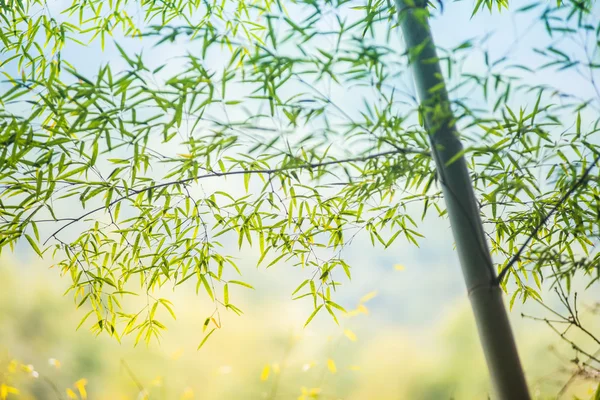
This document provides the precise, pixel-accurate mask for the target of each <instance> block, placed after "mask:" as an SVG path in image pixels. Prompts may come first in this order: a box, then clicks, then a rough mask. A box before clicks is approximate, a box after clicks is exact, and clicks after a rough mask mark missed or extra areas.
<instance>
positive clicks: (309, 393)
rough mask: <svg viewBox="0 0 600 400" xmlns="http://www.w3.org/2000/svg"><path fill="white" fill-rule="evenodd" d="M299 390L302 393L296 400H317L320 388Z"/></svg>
mask: <svg viewBox="0 0 600 400" xmlns="http://www.w3.org/2000/svg"><path fill="white" fill-rule="evenodd" d="M300 390H301V391H302V394H301V395H300V396H298V400H310V399H317V398H318V397H319V393H321V388H312V389H307V388H305V387H302V388H301V389H300Z"/></svg>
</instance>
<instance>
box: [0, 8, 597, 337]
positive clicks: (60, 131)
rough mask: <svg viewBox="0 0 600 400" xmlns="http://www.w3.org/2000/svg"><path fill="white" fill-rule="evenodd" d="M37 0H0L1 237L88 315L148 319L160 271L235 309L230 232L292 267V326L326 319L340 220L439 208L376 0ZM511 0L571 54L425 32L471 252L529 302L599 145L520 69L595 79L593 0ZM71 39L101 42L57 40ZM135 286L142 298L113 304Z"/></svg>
mask: <svg viewBox="0 0 600 400" xmlns="http://www.w3.org/2000/svg"><path fill="white" fill-rule="evenodd" d="M434 6H435V3H434V4H432V5H430V10H431V11H432V12H434V13H435V12H438V11H439V5H438V11H436V10H435V9H433V7H434ZM52 7H54V8H52ZM56 7H58V6H56V5H53V4H50V3H46V2H45V1H42V0H31V1H26V0H24V1H10V2H4V3H3V5H2V12H1V13H0V40H1V41H2V43H3V45H2V61H1V63H2V64H1V65H2V67H1V68H2V69H1V72H2V75H3V79H4V81H3V83H2V86H1V93H0V249H13V250H14V249H15V246H21V245H27V246H30V247H31V248H32V249H33V251H35V252H37V253H38V254H39V255H40V256H41V257H44V258H48V259H50V258H51V257H53V259H54V263H55V265H57V267H59V268H60V270H61V271H62V273H63V274H65V275H68V276H69V278H70V279H71V280H72V286H71V288H70V293H71V294H72V295H73V296H74V299H75V302H76V304H77V306H81V307H85V308H86V309H87V310H88V314H87V315H86V317H85V318H84V320H83V321H82V324H87V325H91V328H92V329H93V330H94V331H95V332H98V333H101V332H105V333H108V334H110V335H113V336H115V337H117V338H120V337H121V336H122V335H123V334H129V333H132V334H135V335H136V337H137V340H147V341H149V340H151V339H152V338H154V337H158V336H159V334H160V332H161V331H162V330H163V329H164V324H163V322H161V321H159V320H158V317H157V310H159V309H160V310H163V311H167V312H168V313H172V314H173V315H175V311H174V310H173V309H172V307H171V304H170V302H169V301H168V299H163V298H156V297H155V296H154V295H153V293H154V292H155V289H157V288H159V287H162V286H165V285H167V286H169V287H171V286H172V287H177V286H178V285H194V287H195V288H196V290H197V291H198V293H200V292H202V293H204V294H206V295H207V296H208V297H209V298H210V299H211V300H212V301H213V303H214V305H215V311H214V313H213V314H211V315H207V319H206V320H207V323H206V324H205V326H206V329H207V333H208V332H213V331H212V329H213V328H218V326H219V325H220V321H219V320H218V318H217V317H218V315H219V313H220V312H221V311H224V310H229V311H233V312H235V313H241V312H242V310H241V309H240V308H239V307H238V305H236V304H237V303H236V302H235V295H236V292H237V290H238V289H244V288H248V287H249V286H250V285H249V284H248V283H246V282H244V281H243V278H239V277H238V273H240V272H241V271H240V269H239V267H238V265H237V264H238V262H237V261H236V259H235V258H234V257H233V256H234V255H235V251H234V250H231V248H232V246H234V247H237V248H245V247H248V246H252V248H253V249H256V250H257V252H258V255H257V260H258V261H257V262H258V263H259V265H262V266H265V267H271V266H275V265H279V264H282V263H284V262H285V263H287V264H289V265H292V266H295V267H300V268H303V269H304V270H305V271H306V278H305V280H303V281H301V282H298V287H297V289H296V290H295V292H294V295H293V296H294V298H304V299H308V300H310V301H311V303H312V304H313V310H314V311H313V312H312V314H311V315H310V316H309V317H308V321H307V323H308V322H310V320H311V319H312V318H313V317H314V316H315V315H317V314H319V313H328V314H330V315H331V317H332V318H333V319H334V320H335V319H336V318H337V316H338V315H339V313H340V312H344V309H343V307H342V306H341V305H339V304H338V303H337V302H336V300H335V291H336V288H337V286H339V285H340V284H342V283H344V282H346V281H347V280H349V279H350V278H351V276H352V274H351V272H352V268H355V267H358V266H354V265H352V263H351V262H350V260H347V259H345V258H344V249H345V248H346V247H347V246H348V245H350V244H351V242H352V240H353V239H354V238H355V237H357V236H358V235H365V236H366V237H367V238H369V239H370V240H371V242H372V244H373V245H375V246H383V247H389V246H391V245H392V244H393V243H394V242H395V241H397V240H406V241H408V242H410V243H413V244H415V245H418V243H419V239H420V237H421V233H420V232H419V220H418V217H417V216H416V215H415V213H414V209H415V208H417V207H418V210H419V212H420V214H421V215H420V216H421V217H422V218H425V216H426V215H428V214H432V213H433V214H437V215H439V216H440V217H445V216H446V214H447V210H446V208H445V206H444V204H443V202H441V190H440V185H439V181H438V177H437V175H436V173H435V167H434V163H433V159H432V157H431V149H430V145H429V142H428V135H427V133H426V131H425V129H424V126H423V110H422V109H421V108H420V107H419V105H418V104H417V102H416V100H415V96H414V94H413V93H411V91H410V90H407V89H406V86H405V85H404V84H403V82H405V81H406V80H407V79H410V70H409V68H408V65H409V57H410V54H408V53H404V54H403V53H401V52H400V51H399V50H398V49H402V48H403V47H402V45H401V41H400V38H399V37H398V35H397V34H396V32H397V30H396V29H395V27H396V25H397V23H398V20H397V13H396V11H397V10H396V7H395V5H394V4H392V3H391V2H388V1H384V0H367V1H345V0H339V1H323V2H314V1H300V2H289V3H283V2H278V1H238V2H227V1H224V2H201V1H199V0H198V1H196V0H189V1H184V0H180V1H175V2H158V1H149V0H144V1H135V2H133V1H127V0H121V1H117V0H114V1H108V2H107V1H98V0H87V1H79V2H73V3H72V4H70V5H67V6H65V8H64V9H58V8H56ZM498 7H500V8H501V9H502V10H503V11H502V12H508V11H506V3H505V2H492V1H487V0H486V1H478V2H477V4H476V10H475V11H476V13H475V14H474V16H473V18H478V16H479V15H480V13H481V12H482V10H487V9H488V8H489V9H490V10H493V11H494V12H498V11H497V9H498ZM511 7H512V6H511ZM509 10H510V7H509ZM512 12H515V13H518V14H522V15H526V16H529V17H530V18H531V19H532V20H533V21H534V22H535V23H536V24H537V25H538V26H542V27H544V28H545V29H546V30H547V34H548V35H549V36H550V37H551V35H553V34H556V33H560V34H561V35H563V37H564V36H567V37H572V38H573V40H575V39H577V38H579V36H580V35H581V34H582V33H583V34H584V36H585V35H587V36H586V37H587V38H588V40H587V41H585V42H584V43H581V46H580V47H579V48H578V51H577V52H575V51H571V50H569V49H570V48H571V47H569V46H567V45H564V44H562V43H563V42H559V43H552V44H551V45H549V46H548V47H546V48H540V49H538V48H536V49H533V50H535V52H536V54H537V55H538V56H539V57H540V58H542V59H543V60H544V64H543V65H542V66H541V67H540V66H533V65H527V64H526V63H524V62H521V61H520V60H519V59H518V58H517V59H511V57H510V54H508V55H507V56H506V57H500V58H494V56H493V55H490V52H489V51H488V50H486V40H487V38H477V39H473V40H469V41H466V42H464V43H462V44H461V45H459V46H457V47H455V48H450V49H439V54H440V60H441V62H442V66H443V73H444V75H445V76H446V78H447V82H448V85H447V87H448V91H449V93H450V96H451V98H452V99H453V103H452V108H453V110H454V112H455V116H456V124H457V126H458V127H459V128H460V132H461V135H462V136H461V140H462V141H463V143H464V144H465V148H464V151H463V152H462V153H461V154H460V155H462V156H464V157H465V159H466V161H467V167H468V168H469V173H470V175H471V178H472V180H473V182H474V189H475V194H476V198H477V199H478V202H479V203H478V205H479V210H480V213H481V218H482V220H483V223H484V226H485V227H486V228H488V229H486V232H485V233H486V236H487V237H488V239H489V240H490V243H491V251H492V253H493V255H494V256H495V258H494V260H495V261H496V264H494V265H493V268H494V269H496V270H498V271H500V270H502V269H503V268H504V267H505V266H507V265H509V263H510V264H511V267H510V269H508V270H506V272H504V273H503V275H502V278H503V281H502V287H503V289H504V290H507V291H508V290H510V299H511V304H512V303H513V302H514V301H516V300H517V299H521V300H522V301H526V300H527V299H528V298H535V299H539V298H540V292H539V289H540V287H541V283H542V281H544V280H561V281H564V282H570V280H571V279H572V277H573V276H574V274H575V273H578V272H580V273H583V274H586V275H587V276H588V279H589V282H590V285H593V284H595V283H596V282H597V280H598V278H600V273H599V268H598V262H599V260H600V258H599V256H598V253H597V250H596V243H597V238H598V224H597V219H598V212H599V211H598V210H599V209H600V208H599V207H600V196H599V193H598V185H597V181H598V173H597V170H593V169H590V170H589V172H588V173H587V174H585V176H584V172H585V171H587V170H588V168H589V167H590V166H591V165H596V164H597V156H598V154H599V147H598V140H597V139H596V138H597V136H598V133H597V130H598V120H597V117H596V114H595V113H594V112H593V111H594V110H597V108H598V107H599V104H598V102H599V100H600V99H599V98H598V96H597V95H596V94H595V93H591V94H590V95H589V96H588V95H587V94H586V96H585V97H582V96H581V95H580V94H577V93H570V92H569V91H568V90H565V89H564V88H560V87H551V86H548V85H539V84H535V83H533V82H535V81H533V80H531V79H529V77H530V76H531V75H533V74H535V72H536V71H535V69H538V70H539V69H540V68H542V69H548V70H552V71H555V72H556V73H558V74H560V73H565V74H567V73H571V71H576V72H578V73H580V75H581V77H582V79H583V80H584V81H586V82H588V83H589V84H590V85H591V86H590V87H593V88H595V87H596V86H595V80H594V77H595V74H596V69H597V68H598V65H599V64H598V63H597V60H594V54H595V53H594V51H595V49H596V46H597V43H596V39H595V37H596V36H597V32H598V30H600V26H598V23H597V19H594V16H595V14H594V13H595V9H594V8H593V3H592V2H586V3H571V2H569V3H564V4H563V3H560V2H559V4H557V3H556V2H545V1H539V2H536V3H532V4H530V5H528V6H526V7H522V8H520V9H517V8H514V10H512ZM140 44H141V45H142V46H145V48H146V47H147V48H148V49H153V50H147V51H146V52H144V51H141V49H140V48H139V46H140ZM82 46H91V47H92V48H94V49H98V51H101V50H102V49H106V51H114V52H115V53H116V54H118V57H119V63H116V62H110V63H101V64H94V63H93V60H87V59H86V60H82V59H78V58H77V56H76V55H77V51H78V49H83V47H82ZM94 46H95V47H94ZM135 46H138V47H135ZM170 49H171V50H170ZM182 49H183V50H182ZM168 51H173V52H175V53H173V56H172V57H169V56H166V57H164V58H162V57H161V58H159V60H158V61H157V60H156V58H155V57H152V56H149V55H148V52H154V53H153V54H154V55H156V54H162V52H164V54H167V52H168ZM178 51H179V53H177V52H178ZM474 60H475V61H474ZM476 60H483V61H482V62H480V64H481V63H482V64H481V65H482V68H480V69H478V70H476V71H468V70H465V65H467V63H469V62H475V63H477V62H478V61H476ZM90 63H92V64H91V66H90ZM340 93H341V94H343V95H342V96H340ZM348 93H350V94H351V95H350V96H348V95H347V94H348ZM582 176H584V179H581V177H582ZM577 182H579V184H577V185H575V184H576V183H577ZM225 183H227V184H229V185H231V187H233V186H234V185H237V186H236V187H237V188H235V189H232V190H228V189H227V190H221V189H222V186H223V185H225ZM220 185H221V187H220ZM574 187H575V189H573V188H574ZM565 193H569V196H568V198H565V199H564V200H563V197H564V194H565ZM553 208H555V211H553V212H552V213H551V215H550V214H549V211H550V210H551V209H553ZM546 217H548V218H546ZM544 220H545V223H544V224H543V226H540V222H541V221H544ZM532 233H533V235H532ZM529 237H531V239H528V238H529ZM524 243H525V244H526V246H525V247H524V248H521V246H522V244H524ZM517 254H518V255H519V256H518V259H515V260H513V261H512V262H511V259H512V258H513V256H515V255H517ZM552 271H554V272H552ZM135 293H142V294H143V295H145V296H147V298H148V302H147V305H146V306H145V308H144V309H143V310H139V309H128V308H127V307H126V306H124V305H122V299H123V297H124V296H127V295H133V294H135ZM202 343H204V342H202Z"/></svg>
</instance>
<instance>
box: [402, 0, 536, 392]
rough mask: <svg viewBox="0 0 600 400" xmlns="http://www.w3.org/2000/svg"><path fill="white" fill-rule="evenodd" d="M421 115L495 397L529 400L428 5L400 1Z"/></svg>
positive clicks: (413, 0)
mask: <svg viewBox="0 0 600 400" xmlns="http://www.w3.org/2000/svg"><path fill="white" fill-rule="evenodd" d="M396 5H397V7H398V12H399V17H400V26H401V28H402V31H403V33H404V40H405V42H406V46H407V50H408V53H409V57H410V59H411V64H412V71H413V75H414V81H415V84H416V88H417V93H418V96H419V101H420V107H421V114H422V116H423V120H424V122H425V127H426V129H427V130H428V132H429V137H430V141H431V148H432V151H433V156H434V160H435V163H436V166H437V173H438V180H439V181H440V183H441V185H442V190H443V193H444V199H445V202H446V206H447V209H448V216H449V218H450V224H451V226H452V232H453V235H454V239H455V241H456V248H457V251H458V256H459V259H460V264H461V267H462V271H463V276H464V280H465V283H466V286H467V291H468V295H469V299H470V301H471V306H472V309H473V313H474V316H475V321H476V323H477V329H478V332H479V338H480V341H481V345H482V347H483V351H484V354H485V358H486V362H487V366H488V370H489V374H490V379H491V382H492V387H493V390H494V393H495V397H496V398H498V399H503V400H504V399H507V400H509V399H510V400H521V399H523V400H528V399H529V398H530V396H529V392H528V389H527V385H526V382H525V376H524V374H523V370H522V368H521V363H520V361H519V355H518V353H517V348H516V344H515V341H514V337H513V334H512V330H511V327H510V323H509V320H508V315H507V313H506V309H505V306H504V303H503V300H502V297H503V296H502V290H501V289H500V287H499V285H498V282H497V279H496V272H495V269H494V267H493V263H492V259H491V256H490V252H489V249H488V245H487V242H486V240H485V235H484V230H483V225H482V224H481V218H480V215H479V207H478V206H477V201H476V199H475V193H474V190H473V184H472V182H471V179H470V177H469V171H468V169H467V164H466V162H465V159H464V157H463V156H462V154H461V153H462V151H463V147H462V144H461V142H460V139H459V136H458V133H457V130H456V127H455V125H454V116H453V114H452V110H451V107H450V101H449V96H448V92H447V90H446V87H445V83H444V78H443V76H442V73H441V68H440V63H439V59H438V57H437V53H436V49H435V44H434V41H433V36H432V34H431V29H430V27H429V22H428V15H429V14H428V10H427V8H426V2H425V1H422V0H396Z"/></svg>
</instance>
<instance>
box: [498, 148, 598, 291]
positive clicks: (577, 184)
mask: <svg viewBox="0 0 600 400" xmlns="http://www.w3.org/2000/svg"><path fill="white" fill-rule="evenodd" d="M599 161H600V154H599V155H598V156H597V157H596V158H595V159H594V161H593V162H592V163H591V164H590V166H589V167H588V168H587V169H586V170H585V172H584V173H583V175H581V177H580V178H579V179H578V180H577V182H575V184H574V185H573V186H572V187H571V188H570V189H569V190H568V191H567V192H566V193H565V194H564V195H563V196H562V197H561V198H560V200H559V201H558V202H557V203H556V204H555V205H554V207H553V208H552V210H550V212H549V213H548V214H546V216H545V217H544V218H542V220H541V221H540V223H539V224H538V225H537V226H536V227H535V229H534V230H533V232H532V233H531V235H529V236H528V237H527V239H526V240H525V243H523V245H522V246H521V247H520V248H519V251H517V253H516V254H515V255H514V256H513V257H512V258H511V260H510V262H509V263H508V265H507V266H506V267H504V269H503V270H502V271H501V272H500V274H498V278H496V282H495V283H496V284H497V285H500V283H501V282H502V280H503V279H504V277H505V276H506V274H507V273H508V271H510V269H511V268H512V266H513V265H514V264H515V263H516V262H517V261H518V260H519V259H520V258H521V254H522V253H523V251H525V249H526V248H527V246H528V245H529V243H530V242H531V240H533V238H534V236H536V235H537V233H538V232H539V230H540V229H542V227H544V225H546V222H548V220H549V219H550V217H551V216H552V215H553V214H554V213H555V212H556V210H558V208H559V207H560V206H562V204H563V203H564V202H565V201H566V200H567V199H568V198H569V197H570V196H571V195H572V194H573V193H574V192H575V191H576V190H577V189H578V188H579V187H580V186H581V185H582V184H583V183H584V182H585V180H586V179H587V177H588V175H589V174H590V172H592V169H594V167H595V166H596V164H597V163H598V162H599Z"/></svg>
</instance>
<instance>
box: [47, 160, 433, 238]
mask: <svg viewBox="0 0 600 400" xmlns="http://www.w3.org/2000/svg"><path fill="white" fill-rule="evenodd" d="M395 154H418V155H423V156H428V157H430V153H429V152H427V151H423V150H418V149H412V148H406V149H402V148H399V149H395V150H390V151H384V152H380V153H375V154H371V155H368V156H360V157H350V158H344V159H340V160H331V161H325V162H319V163H305V164H299V165H290V166H284V167H281V168H272V169H251V170H236V171H228V172H217V171H213V172H210V173H208V174H204V175H197V176H194V177H191V178H185V179H179V180H173V181H169V182H163V183H158V184H156V185H151V186H147V187H145V188H142V189H131V190H129V191H128V192H127V193H126V194H124V195H123V196H121V197H119V198H117V199H115V200H113V201H111V202H110V203H109V204H108V205H104V206H101V207H97V208H94V209H92V210H90V211H88V212H86V213H85V214H82V215H81V216H79V217H77V218H71V219H69V222H68V223H66V224H65V225H63V226H61V227H60V228H59V229H58V230H56V231H55V232H54V233H52V234H51V235H50V236H48V238H47V239H46V240H45V241H44V246H45V245H46V244H47V243H48V241H49V240H50V239H51V238H55V237H56V235H58V234H59V233H60V232H61V231H63V230H64V229H66V228H68V227H69V226H71V225H73V224H75V223H77V222H79V221H81V220H83V219H84V218H87V217H89V216H90V215H92V214H95V213H97V212H98V211H102V210H105V209H108V208H110V207H112V206H114V205H115V204H117V203H119V202H121V201H123V200H125V199H128V198H129V197H131V196H134V195H138V194H140V193H146V192H148V191H151V190H155V189H160V188H163V187H168V186H174V185H184V184H186V183H188V182H192V181H196V180H200V179H208V178H217V177H226V176H233V175H246V174H249V175H261V174H266V175H271V174H277V173H281V172H286V171H292V170H310V169H315V168H321V167H327V166H330V165H340V164H347V163H352V162H364V161H369V160H373V159H376V158H380V157H385V156H391V155H395Z"/></svg>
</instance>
